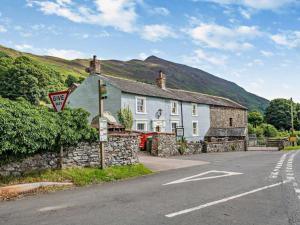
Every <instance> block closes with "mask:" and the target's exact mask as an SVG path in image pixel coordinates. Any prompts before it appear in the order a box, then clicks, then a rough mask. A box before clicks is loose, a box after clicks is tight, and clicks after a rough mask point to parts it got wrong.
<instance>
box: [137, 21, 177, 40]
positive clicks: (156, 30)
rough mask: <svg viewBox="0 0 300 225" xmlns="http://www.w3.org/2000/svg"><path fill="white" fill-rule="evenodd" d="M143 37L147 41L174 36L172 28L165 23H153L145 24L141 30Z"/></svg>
mask: <svg viewBox="0 0 300 225" xmlns="http://www.w3.org/2000/svg"><path fill="white" fill-rule="evenodd" d="M141 36H142V38H143V39H145V40H148V41H153V42H156V41H160V40H162V39H164V38H169V37H176V35H175V33H174V32H173V30H172V28H171V27H169V26H166V25H160V24H154V25H146V26H144V28H143V29H142V31H141Z"/></svg>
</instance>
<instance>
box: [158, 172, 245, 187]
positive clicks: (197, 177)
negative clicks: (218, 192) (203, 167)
mask: <svg viewBox="0 0 300 225" xmlns="http://www.w3.org/2000/svg"><path fill="white" fill-rule="evenodd" d="M210 173H212V174H213V173H223V174H222V175H215V176H208V177H203V176H204V175H207V174H210ZM241 174H242V173H237V172H228V171H218V170H210V171H206V172H204V173H199V174H196V175H193V176H190V177H185V178H182V179H179V180H175V181H172V182H169V183H166V184H163V185H170V184H179V183H186V182H191V181H199V180H210V179H215V178H221V177H229V176H236V175H241Z"/></svg>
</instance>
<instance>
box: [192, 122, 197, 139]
mask: <svg viewBox="0 0 300 225" xmlns="http://www.w3.org/2000/svg"><path fill="white" fill-rule="evenodd" d="M197 135H198V121H193V136H197Z"/></svg>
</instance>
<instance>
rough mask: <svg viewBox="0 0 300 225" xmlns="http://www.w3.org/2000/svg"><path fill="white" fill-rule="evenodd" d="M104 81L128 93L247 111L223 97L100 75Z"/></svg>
mask: <svg viewBox="0 0 300 225" xmlns="http://www.w3.org/2000/svg"><path fill="white" fill-rule="evenodd" d="M100 76H101V77H102V78H104V80H107V81H108V82H109V83H111V84H112V85H114V86H116V87H117V88H119V89H120V90H121V91H123V92H126V93H132V94H138V95H144V96H151V97H158V98H166V99H172V100H178V101H183V102H192V103H198V104H206V105H213V106H223V107H231V108H238V109H245V110H246V109H247V108H246V107H244V106H242V105H240V104H238V103H236V102H234V101H232V100H230V99H227V98H223V97H218V96H213V95H207V94H202V93H199V92H191V91H185V90H180V89H171V88H166V89H161V88H159V87H157V86H156V85H153V84H146V83H142V82H138V81H133V80H128V79H124V78H117V77H112V76H107V75H103V74H101V75H100Z"/></svg>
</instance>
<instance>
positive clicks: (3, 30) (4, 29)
mask: <svg viewBox="0 0 300 225" xmlns="http://www.w3.org/2000/svg"><path fill="white" fill-rule="evenodd" d="M5 32H7V29H6V28H5V27H4V26H2V25H0V33H5Z"/></svg>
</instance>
